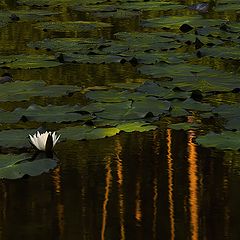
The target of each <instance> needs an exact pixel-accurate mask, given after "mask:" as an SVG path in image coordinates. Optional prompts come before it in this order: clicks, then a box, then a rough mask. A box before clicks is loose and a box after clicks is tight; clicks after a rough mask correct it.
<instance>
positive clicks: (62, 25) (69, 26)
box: [35, 21, 112, 32]
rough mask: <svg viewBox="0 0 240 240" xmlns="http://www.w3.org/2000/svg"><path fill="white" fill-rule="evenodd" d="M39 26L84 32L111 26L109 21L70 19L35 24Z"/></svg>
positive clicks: (62, 30) (47, 28)
mask: <svg viewBox="0 0 240 240" xmlns="http://www.w3.org/2000/svg"><path fill="white" fill-rule="evenodd" d="M35 26H36V27H37V28H41V29H44V30H51V31H56V32H84V31H91V30H94V29H99V28H105V27H111V26H112V25H111V24H109V23H103V22H87V21H72V22H71V21H68V22H41V23H38V24H36V25H35Z"/></svg>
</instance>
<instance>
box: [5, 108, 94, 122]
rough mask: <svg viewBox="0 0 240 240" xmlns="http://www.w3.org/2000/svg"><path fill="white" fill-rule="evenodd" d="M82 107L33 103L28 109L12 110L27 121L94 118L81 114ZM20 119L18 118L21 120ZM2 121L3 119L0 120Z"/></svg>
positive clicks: (71, 120)
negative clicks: (43, 105)
mask: <svg viewBox="0 0 240 240" xmlns="http://www.w3.org/2000/svg"><path fill="white" fill-rule="evenodd" d="M80 111H81V107H80V106H78V105H75V106H69V105H64V106H52V105H49V106H46V107H42V106H38V105H31V106H29V107H28V108H27V109H22V108H17V109H16V110H14V111H13V112H12V116H19V119H20V118H21V117H23V116H24V118H25V121H26V120H28V121H38V122H57V123H60V122H74V121H79V120H82V121H87V120H91V119H93V117H92V116H90V115H89V114H81V113H79V112H80ZM19 119H18V120H19ZM0 121H1V120H0Z"/></svg>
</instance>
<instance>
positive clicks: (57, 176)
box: [52, 166, 64, 239]
mask: <svg viewBox="0 0 240 240" xmlns="http://www.w3.org/2000/svg"><path fill="white" fill-rule="evenodd" d="M52 182H53V186H54V189H55V192H56V193H57V194H59V193H61V168H60V166H58V167H56V168H55V169H54V170H53V173H52ZM56 210H57V219H58V229H59V239H63V234H64V205H63V204H62V203H61V202H60V199H59V198H58V199H57V203H56Z"/></svg>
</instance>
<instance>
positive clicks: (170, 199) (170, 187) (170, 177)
mask: <svg viewBox="0 0 240 240" xmlns="http://www.w3.org/2000/svg"><path fill="white" fill-rule="evenodd" d="M167 161H168V202H169V218H170V228H171V240H173V239H175V219H174V200H173V159H172V135H171V129H167Z"/></svg>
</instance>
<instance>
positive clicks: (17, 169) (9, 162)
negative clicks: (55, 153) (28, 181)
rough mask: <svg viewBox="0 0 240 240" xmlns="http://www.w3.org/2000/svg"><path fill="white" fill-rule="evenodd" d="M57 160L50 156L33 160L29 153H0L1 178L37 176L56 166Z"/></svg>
mask: <svg viewBox="0 0 240 240" xmlns="http://www.w3.org/2000/svg"><path fill="white" fill-rule="evenodd" d="M56 165H57V162H56V161H55V160H53V159H50V158H46V157H45V158H41V159H36V160H31V157H30V156H29V154H25V153H23V154H20V155H13V154H0V178H7V179H17V178H22V177H23V176H24V175H29V176H37V175H40V174H42V173H43V172H48V171H49V170H50V169H53V168H55V167H56Z"/></svg>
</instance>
